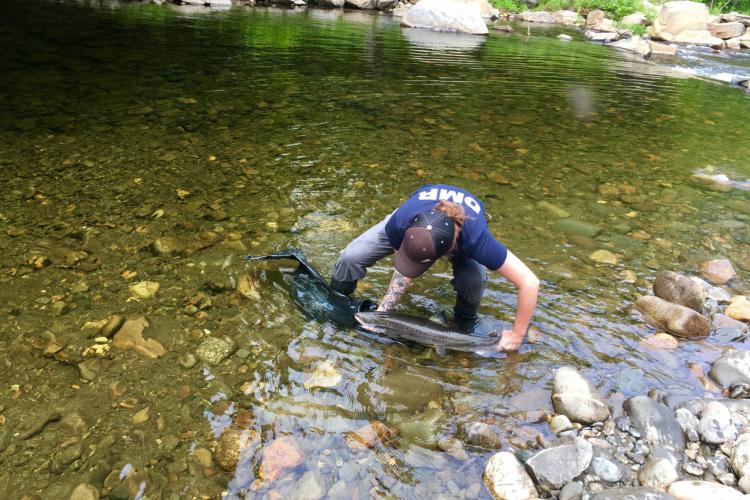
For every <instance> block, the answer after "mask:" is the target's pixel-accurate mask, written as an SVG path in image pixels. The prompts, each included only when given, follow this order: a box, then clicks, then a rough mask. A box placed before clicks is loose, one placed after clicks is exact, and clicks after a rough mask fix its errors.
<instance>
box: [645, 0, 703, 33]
mask: <svg viewBox="0 0 750 500" xmlns="http://www.w3.org/2000/svg"><path fill="white" fill-rule="evenodd" d="M707 23H708V6H707V5H705V4H703V3H699V2H689V1H678V2H666V3H665V4H664V5H662V7H661V10H660V11H659V15H658V16H657V17H656V19H654V25H653V31H654V35H655V36H656V37H659V38H662V39H664V40H667V41H671V40H672V39H673V38H674V36H675V35H678V34H680V33H682V32H683V31H685V30H692V31H695V30H705V29H706V25H707Z"/></svg>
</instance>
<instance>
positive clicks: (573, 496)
mask: <svg viewBox="0 0 750 500" xmlns="http://www.w3.org/2000/svg"><path fill="white" fill-rule="evenodd" d="M582 495H583V483H581V482H580V481H571V482H569V483H568V484H566V485H565V486H563V489H562V490H560V496H559V498H560V500H579V499H580V498H581V496H582Z"/></svg>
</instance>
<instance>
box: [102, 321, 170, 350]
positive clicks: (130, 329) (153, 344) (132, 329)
mask: <svg viewBox="0 0 750 500" xmlns="http://www.w3.org/2000/svg"><path fill="white" fill-rule="evenodd" d="M149 325H150V323H149V321H148V320H147V319H146V318H144V317H140V318H134V319H129V320H127V321H126V322H125V323H123V325H122V327H120V329H119V330H118V331H117V333H116V334H115V335H114V337H112V344H113V345H114V346H115V347H119V348H121V349H133V350H134V351H136V352H138V353H140V354H142V355H144V356H146V357H147V358H151V359H156V358H160V357H162V356H164V355H165V354H166V353H167V350H166V349H164V346H163V345H161V343H160V342H159V341H158V340H155V339H145V338H143V332H144V330H145V329H146V328H148V326H149Z"/></svg>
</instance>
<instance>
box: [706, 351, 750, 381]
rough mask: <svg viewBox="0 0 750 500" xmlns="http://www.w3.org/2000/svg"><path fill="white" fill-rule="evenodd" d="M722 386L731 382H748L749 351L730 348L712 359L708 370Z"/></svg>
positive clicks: (709, 374)
mask: <svg viewBox="0 0 750 500" xmlns="http://www.w3.org/2000/svg"><path fill="white" fill-rule="evenodd" d="M708 376H709V377H711V378H712V379H713V380H714V381H715V382H717V383H718V384H719V385H721V386H722V387H729V386H730V385H732V384H750V351H745V350H737V349H731V350H728V351H726V352H725V353H724V354H722V355H721V356H720V357H719V359H717V360H716V361H714V364H713V365H712V366H711V370H710V371H709V372H708Z"/></svg>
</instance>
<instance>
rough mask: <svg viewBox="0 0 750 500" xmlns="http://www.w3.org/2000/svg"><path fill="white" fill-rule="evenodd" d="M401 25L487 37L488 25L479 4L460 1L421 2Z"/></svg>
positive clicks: (410, 10)
mask: <svg viewBox="0 0 750 500" xmlns="http://www.w3.org/2000/svg"><path fill="white" fill-rule="evenodd" d="M401 24H402V25H404V26H407V27H410V28H426V29H430V30H434V31H455V32H459V33H469V34H474V35H486V34H487V33H488V30H487V25H486V24H485V22H484V20H483V19H482V15H481V13H480V8H479V6H478V5H477V4H473V3H469V2H462V1H458V0H421V1H420V2H419V3H418V4H416V5H415V6H413V7H412V8H411V9H409V10H408V11H407V12H406V15H405V16H404V17H403V18H402V20H401Z"/></svg>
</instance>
